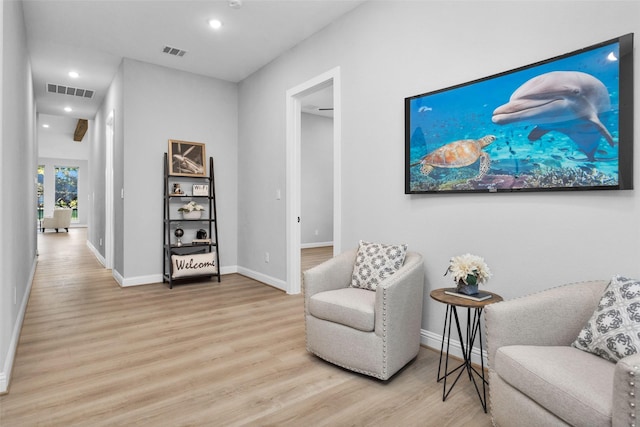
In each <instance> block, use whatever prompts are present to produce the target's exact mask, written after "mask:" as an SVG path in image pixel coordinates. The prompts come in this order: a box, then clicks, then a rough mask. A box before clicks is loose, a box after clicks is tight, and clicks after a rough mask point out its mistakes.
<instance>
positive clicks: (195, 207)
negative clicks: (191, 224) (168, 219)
mask: <svg viewBox="0 0 640 427" xmlns="http://www.w3.org/2000/svg"><path fill="white" fill-rule="evenodd" d="M202 211H204V207H203V206H202V205H199V204H197V203H196V202H194V201H190V202H189V203H187V204H186V205H182V206H181V207H180V208H179V209H178V212H182V218H184V219H200V216H201V215H202Z"/></svg>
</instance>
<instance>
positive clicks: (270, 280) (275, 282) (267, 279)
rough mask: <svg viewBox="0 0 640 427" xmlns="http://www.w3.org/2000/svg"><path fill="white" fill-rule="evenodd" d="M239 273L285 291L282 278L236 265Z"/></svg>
mask: <svg viewBox="0 0 640 427" xmlns="http://www.w3.org/2000/svg"><path fill="white" fill-rule="evenodd" d="M237 272H238V273H239V274H242V275H243V276H247V277H249V278H251V279H253V280H257V281H258V282H262V283H266V284H267V285H269V286H273V287H274V288H277V289H280V290H282V291H285V292H287V282H285V281H284V280H280V279H276V278H275V277H271V276H267V275H266V274H262V273H258V272H257V271H253V270H249V269H248V268H244V267H238V271H237Z"/></svg>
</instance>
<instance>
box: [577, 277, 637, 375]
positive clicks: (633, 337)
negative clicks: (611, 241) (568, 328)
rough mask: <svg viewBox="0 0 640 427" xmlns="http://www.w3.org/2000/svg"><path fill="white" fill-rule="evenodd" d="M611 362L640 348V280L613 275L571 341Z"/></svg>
mask: <svg viewBox="0 0 640 427" xmlns="http://www.w3.org/2000/svg"><path fill="white" fill-rule="evenodd" d="M571 345H572V346H573V347H575V348H578V349H580V350H584V351H588V352H590V353H593V354H595V355H597V356H600V357H602V358H604V359H607V360H609V361H611V362H614V363H615V362H617V361H618V360H620V359H622V358H623V357H626V356H629V355H632V354H636V353H639V352H640V281H637V280H632V279H627V278H626V277H622V276H614V277H613V278H612V279H611V282H609V284H608V285H607V288H606V289H605V290H604V294H603V295H602V298H601V299H600V303H599V304H598V308H596V311H595V312H594V313H593V315H592V316H591V319H589V322H588V323H587V325H586V326H585V327H584V329H582V331H581V332H580V334H579V335H578V338H576V340H575V341H574V342H573V344H571Z"/></svg>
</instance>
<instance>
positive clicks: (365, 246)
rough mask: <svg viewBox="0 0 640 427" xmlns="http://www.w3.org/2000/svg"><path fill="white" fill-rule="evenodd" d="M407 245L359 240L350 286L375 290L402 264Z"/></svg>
mask: <svg viewBox="0 0 640 427" xmlns="http://www.w3.org/2000/svg"><path fill="white" fill-rule="evenodd" d="M406 253H407V245H383V244H380V243H370V242H365V241H363V240H360V246H359V248H358V253H357V255H356V261H355V265H354V266H353V275H352V279H351V287H353V288H362V289H369V290H371V291H375V290H376V287H377V286H378V284H379V283H380V282H382V281H383V280H384V279H386V278H387V277H389V276H391V275H392V274H393V273H395V272H396V271H398V270H399V269H400V267H402V265H403V264H404V258H405V256H406Z"/></svg>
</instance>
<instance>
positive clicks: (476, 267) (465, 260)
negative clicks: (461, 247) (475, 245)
mask: <svg viewBox="0 0 640 427" xmlns="http://www.w3.org/2000/svg"><path fill="white" fill-rule="evenodd" d="M447 273H451V275H452V276H453V280H454V281H455V282H456V283H459V282H460V281H462V282H463V283H464V284H465V285H471V286H473V285H480V284H482V283H485V282H486V281H487V280H489V277H491V270H489V267H488V266H487V264H486V263H485V262H484V259H483V258H482V257H479V256H477V255H471V254H464V255H459V256H454V257H453V258H451V260H450V261H449V268H447V271H446V272H445V273H444V275H445V276H446V275H447Z"/></svg>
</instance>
